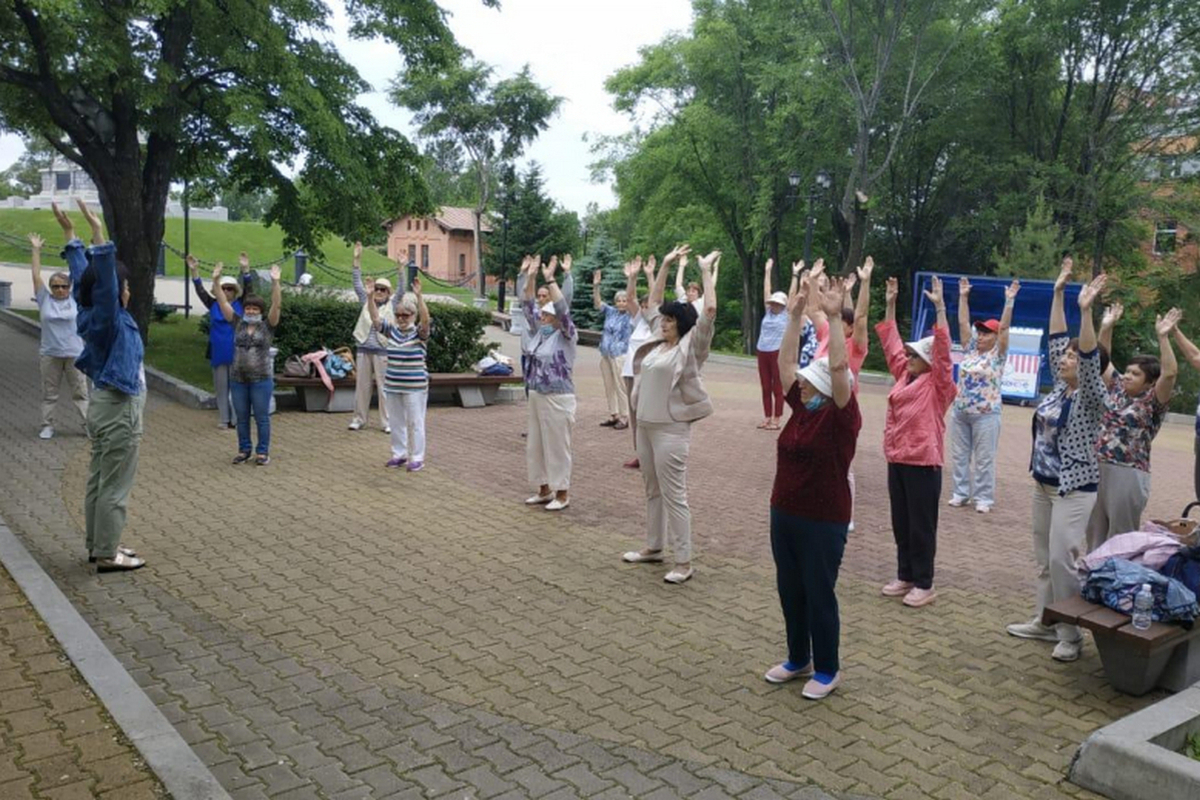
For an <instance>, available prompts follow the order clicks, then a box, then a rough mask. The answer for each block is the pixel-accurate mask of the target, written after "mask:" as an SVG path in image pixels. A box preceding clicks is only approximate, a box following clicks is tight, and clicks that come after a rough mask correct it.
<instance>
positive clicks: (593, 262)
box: [571, 234, 626, 330]
mask: <svg viewBox="0 0 1200 800" xmlns="http://www.w3.org/2000/svg"><path fill="white" fill-rule="evenodd" d="M591 245H592V246H591V247H589V249H588V254H587V255H586V256H584V257H583V258H581V259H579V260H578V261H577V262H576V263H575V268H574V271H575V297H574V299H573V302H572V303H571V317H572V319H573V320H574V321H575V324H576V325H577V326H579V327H580V328H584V329H588V330H600V329H601V328H603V327H604V317H603V316H602V315H601V314H600V312H599V311H597V310H596V305H595V301H594V299H593V297H592V281H593V277H594V274H595V271H596V270H600V300H601V302H604V303H608V304H609V305H611V304H612V301H613V296H614V295H615V294H616V293H617V292H619V291H621V290H622V289H624V288H625V285H626V281H625V275H624V273H623V272H622V268H623V267H624V260H623V259H622V257H621V251H620V250H618V249H617V246H616V243H615V242H613V241H612V240H611V239H609V238H608V236H606V235H604V234H600V235H599V236H597V237H596V238H595V240H594V242H593V243H591Z"/></svg>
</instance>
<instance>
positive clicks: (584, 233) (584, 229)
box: [580, 222, 588, 256]
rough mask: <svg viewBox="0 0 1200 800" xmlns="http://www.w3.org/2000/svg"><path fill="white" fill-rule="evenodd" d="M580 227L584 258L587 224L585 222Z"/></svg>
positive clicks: (585, 253)
mask: <svg viewBox="0 0 1200 800" xmlns="http://www.w3.org/2000/svg"><path fill="white" fill-rule="evenodd" d="M580 227H582V228H583V254H584V255H585V256H586V255H587V233H588V231H587V223H586V222H585V223H583V225H582V226H580Z"/></svg>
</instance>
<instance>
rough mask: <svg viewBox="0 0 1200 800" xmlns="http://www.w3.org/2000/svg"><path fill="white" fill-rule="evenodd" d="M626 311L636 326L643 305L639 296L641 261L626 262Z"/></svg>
mask: <svg viewBox="0 0 1200 800" xmlns="http://www.w3.org/2000/svg"><path fill="white" fill-rule="evenodd" d="M624 271H625V309H626V311H627V312H628V314H629V321H630V322H631V323H633V324H636V323H637V321H638V317H640V316H641V315H642V304H641V303H639V302H638V296H637V278H638V273H639V272H641V259H640V258H639V259H637V260H636V261H627V262H625V269H624Z"/></svg>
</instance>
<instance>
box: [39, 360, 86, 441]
mask: <svg viewBox="0 0 1200 800" xmlns="http://www.w3.org/2000/svg"><path fill="white" fill-rule="evenodd" d="M39 360H40V362H41V368H42V427H46V426H51V427H52V426H53V425H54V409H55V407H56V406H57V405H58V387H59V386H61V385H62V380H63V378H64V377H65V378H66V379H67V384H68V385H69V386H70V387H71V399H72V400H73V401H75V409H76V410H77V411H78V412H79V418H80V421H81V422H83V423H84V425H86V424H87V413H88V387H87V378H85V377H84V375H83V373H82V372H80V371H79V370H77V369H75V359H73V358H64V357H60V356H42V357H41V358H40V359H39Z"/></svg>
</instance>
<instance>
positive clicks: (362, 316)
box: [350, 242, 403, 433]
mask: <svg viewBox="0 0 1200 800" xmlns="http://www.w3.org/2000/svg"><path fill="white" fill-rule="evenodd" d="M397 271H398V272H399V267H398V268H397ZM398 278H399V279H400V280H403V275H402V274H401V275H398ZM350 280H351V282H352V283H353V284H354V294H355V296H356V297H358V303H359V305H360V306H362V310H361V311H359V314H358V322H357V323H355V325H354V342H355V345H356V347H355V348H354V418H353V419H351V420H350V430H352V431H357V430H359V429H361V428H363V427H365V426H366V424H367V423H368V422H369V421H370V420H369V417H370V414H371V390H372V389H374V390H375V392H376V394H377V396H378V398H379V427H381V428H383V432H384V433H391V432H392V429H391V427H390V426H389V425H388V421H389V419H390V412H389V411H388V408H387V403H385V402H383V393H384V388H383V385H384V373H385V371H386V370H387V359H388V357H387V346H386V345H385V344H384V343H383V342H382V341H381V340H380V338H379V335H378V333H377V331H378V328H377V327H376V326H375V325H374V323H373V322H372V321H371V320H372V316H371V313H370V308H371V306H374V307H375V310H376V313H377V315H378V316H379V318H380V319H381V320H383V321H384V322H386V323H388V324H389V325H390V324H393V323H395V321H396V317H395V308H393V304H392V303H391V299H392V284H391V283H389V282H388V280H387V279H386V278H376V279H375V282H374V284H373V285H374V288H373V289H370V290H368V289H367V287H366V285H365V284H364V283H363V276H362V242H355V243H354V261H353V266H352V268H351V270H350Z"/></svg>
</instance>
